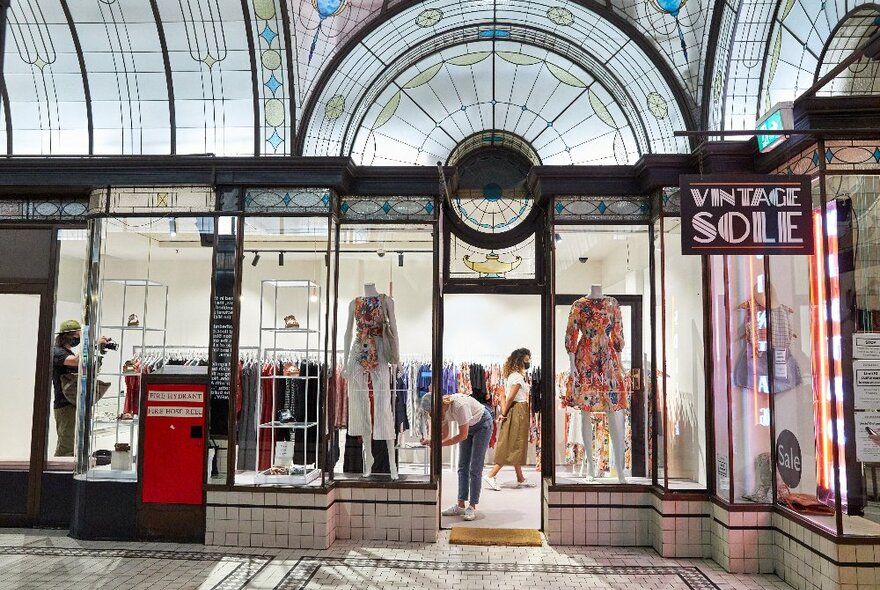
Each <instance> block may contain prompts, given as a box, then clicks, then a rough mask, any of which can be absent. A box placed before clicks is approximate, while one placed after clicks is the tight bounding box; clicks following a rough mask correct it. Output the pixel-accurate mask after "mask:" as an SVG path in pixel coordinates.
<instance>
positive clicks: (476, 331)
mask: <svg viewBox="0 0 880 590" xmlns="http://www.w3.org/2000/svg"><path fill="white" fill-rule="evenodd" d="M443 316H444V326H443V357H444V366H443V379H442V383H443V384H444V393H453V392H458V393H463V394H466V395H468V396H470V397H472V398H474V399H476V400H478V401H479V402H480V403H483V404H484V405H485V406H486V407H487V408H489V411H490V412H491V413H492V415H493V417H496V418H497V417H498V416H499V415H500V412H501V407H502V400H503V397H504V396H505V395H506V389H505V386H504V379H503V369H504V363H505V361H506V360H507V358H508V356H509V355H510V354H511V352H513V351H514V350H515V349H518V348H527V349H529V351H530V353H531V354H530V357H531V366H530V368H529V370H528V371H527V377H526V381H527V383H528V384H529V386H530V395H529V396H528V397H529V412H528V416H529V424H528V428H529V431H528V435H527V436H528V448H527V451H526V461H525V463H524V465H523V466H522V470H523V475H524V476H525V480H526V482H529V483H530V484H532V486H533V487H529V486H528V485H522V484H519V485H518V482H517V477H516V476H515V474H514V468H513V467H512V466H505V467H502V468H501V471H500V472H499V473H498V475H497V476H496V478H495V481H496V482H497V487H498V489H497V490H496V489H493V488H492V487H491V486H490V485H488V483H487V481H486V479H485V476H486V475H487V474H488V473H489V471H490V469H491V468H492V466H493V465H494V464H495V451H496V448H497V442H498V437H499V434H500V428H501V425H500V423H499V422H498V421H497V419H496V421H495V423H494V425H493V432H492V436H491V439H490V446H489V449H488V451H487V452H486V454H485V464H484V468H483V472H482V474H481V479H480V482H479V483H480V486H481V490H480V501H479V506H478V510H477V518H476V519H475V520H473V521H470V522H465V521H463V520H462V519H461V517H456V516H443V517H441V528H451V527H453V526H456V527H457V526H467V527H476V528H517V529H540V528H541V486H540V482H541V473H540V455H541V439H540V436H541V435H540V433H541V414H540V410H541V404H540V401H539V399H538V398H537V397H536V395H537V392H538V391H540V384H539V383H538V381H539V379H540V378H541V375H542V370H541V342H543V339H544V338H545V337H549V335H547V334H545V333H544V331H545V326H544V325H543V324H542V322H541V297H540V295H512V294H498V293H491V292H485V293H468V294H447V295H446V296H445V297H444V310H443ZM453 387H455V389H454V390H453ZM532 391H534V392H535V395H531V392H532ZM455 432H456V429H455V427H454V426H453V430H451V431H450V434H453V433H455ZM460 447H461V446H460V445H454V446H451V447H444V449H443V463H442V473H441V506H442V507H443V508H446V507H448V506H452V505H453V504H455V502H456V501H457V500H458V498H459V492H460V491H461V490H462V489H466V488H464V487H461V488H460V484H459V478H460V475H459V470H460V468H461V466H462V463H461V460H460V459H461V450H460ZM463 475H464V476H465V478H466V479H468V476H467V473H466V472H465V473H464V474H463ZM468 487H469V486H468Z"/></svg>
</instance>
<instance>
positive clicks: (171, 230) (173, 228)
mask: <svg viewBox="0 0 880 590" xmlns="http://www.w3.org/2000/svg"><path fill="white" fill-rule="evenodd" d="M168 235H169V236H171V237H172V238H173V237H175V236H177V219H175V218H174V217H172V218H171V219H169V220H168Z"/></svg>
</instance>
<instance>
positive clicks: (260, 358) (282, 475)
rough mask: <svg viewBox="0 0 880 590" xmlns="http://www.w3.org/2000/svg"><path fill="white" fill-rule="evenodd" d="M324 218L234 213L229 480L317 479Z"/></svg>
mask: <svg viewBox="0 0 880 590" xmlns="http://www.w3.org/2000/svg"><path fill="white" fill-rule="evenodd" d="M329 224H330V222H329V220H328V218H327V217H326V216H323V217H246V218H245V219H244V235H243V243H244V246H243V254H244V260H243V263H242V273H241V274H242V277H241V294H240V314H239V317H240V321H239V334H240V337H239V355H240V362H239V367H240V370H239V375H238V377H237V378H236V383H235V387H236V388H238V389H239V390H240V392H241V395H240V397H239V398H238V400H237V402H236V404H235V407H234V409H233V411H234V416H235V424H236V432H235V440H236V448H235V458H234V464H235V484H236V485H277V486H303V485H320V484H321V483H322V477H321V471H322V469H323V468H324V461H325V457H324V453H323V452H322V440H323V439H322V433H323V432H324V424H325V422H324V420H325V419H326V416H325V413H324V408H325V407H326V405H327V399H328V396H327V392H326V391H325V383H326V378H327V375H328V372H329V371H330V366H329V363H328V357H327V355H326V354H325V352H326V349H327V342H328V327H327V302H328V266H327V265H328V262H329V260H330V257H329V256H328V247H329V244H330V238H331V228H330V225H329ZM328 464H329V462H328ZM223 465H225V463H222V462H221V467H220V479H221V480H225V475H223V471H224V469H223ZM222 482H223V481H221V483H222Z"/></svg>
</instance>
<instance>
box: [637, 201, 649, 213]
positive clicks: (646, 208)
mask: <svg viewBox="0 0 880 590" xmlns="http://www.w3.org/2000/svg"><path fill="white" fill-rule="evenodd" d="M639 211H641V212H642V213H649V212H650V211H651V205H650V203H648V202H647V201H643V202H642V204H641V205H639Z"/></svg>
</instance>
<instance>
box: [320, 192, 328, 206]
mask: <svg viewBox="0 0 880 590" xmlns="http://www.w3.org/2000/svg"><path fill="white" fill-rule="evenodd" d="M321 202H322V203H324V204H325V205H329V204H330V193H324V196H323V197H321Z"/></svg>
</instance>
